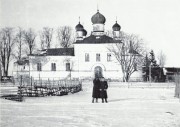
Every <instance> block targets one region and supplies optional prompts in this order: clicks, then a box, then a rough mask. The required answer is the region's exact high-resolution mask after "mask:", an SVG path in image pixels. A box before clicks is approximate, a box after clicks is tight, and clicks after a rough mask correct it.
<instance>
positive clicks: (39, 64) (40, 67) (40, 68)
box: [37, 63, 42, 71]
mask: <svg viewBox="0 0 180 127" xmlns="http://www.w3.org/2000/svg"><path fill="white" fill-rule="evenodd" d="M37 71H42V65H41V63H37Z"/></svg>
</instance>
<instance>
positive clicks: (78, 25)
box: [75, 22, 84, 31]
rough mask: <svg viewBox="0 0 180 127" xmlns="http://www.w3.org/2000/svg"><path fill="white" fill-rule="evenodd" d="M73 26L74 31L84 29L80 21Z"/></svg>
mask: <svg viewBox="0 0 180 127" xmlns="http://www.w3.org/2000/svg"><path fill="white" fill-rule="evenodd" d="M75 28H76V31H82V30H83V29H84V27H83V25H81V24H80V22H79V24H77V25H76V27H75Z"/></svg>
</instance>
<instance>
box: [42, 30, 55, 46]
mask: <svg viewBox="0 0 180 127" xmlns="http://www.w3.org/2000/svg"><path fill="white" fill-rule="evenodd" d="M52 36H53V28H49V27H44V28H43V30H42V31H41V32H40V40H41V49H49V48H50V47H51V41H52Z"/></svg>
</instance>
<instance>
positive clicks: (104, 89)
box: [100, 81, 108, 98]
mask: <svg viewBox="0 0 180 127" xmlns="http://www.w3.org/2000/svg"><path fill="white" fill-rule="evenodd" d="M107 89H108V84H107V81H101V85H100V97H101V98H107V97H108V96H107Z"/></svg>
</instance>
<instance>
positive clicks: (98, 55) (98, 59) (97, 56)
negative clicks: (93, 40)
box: [96, 53, 101, 62]
mask: <svg viewBox="0 0 180 127" xmlns="http://www.w3.org/2000/svg"><path fill="white" fill-rule="evenodd" d="M96 61H97V62H98V61H101V58H100V54H99V53H97V54H96Z"/></svg>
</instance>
